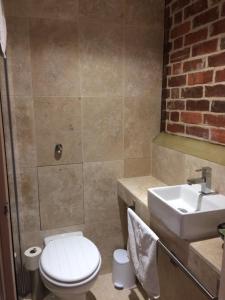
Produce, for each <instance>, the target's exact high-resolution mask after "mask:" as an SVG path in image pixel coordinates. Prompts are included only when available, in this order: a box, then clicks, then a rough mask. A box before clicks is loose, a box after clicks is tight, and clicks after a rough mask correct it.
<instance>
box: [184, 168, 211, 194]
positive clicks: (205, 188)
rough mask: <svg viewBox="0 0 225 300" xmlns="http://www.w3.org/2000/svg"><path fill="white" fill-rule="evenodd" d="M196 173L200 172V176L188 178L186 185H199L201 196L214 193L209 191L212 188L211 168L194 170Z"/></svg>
mask: <svg viewBox="0 0 225 300" xmlns="http://www.w3.org/2000/svg"><path fill="white" fill-rule="evenodd" d="M196 172H202V176H201V177H199V178H189V179H188V180H187V183H188V184H189V185H192V184H201V192H200V193H201V194H202V195H209V194H212V193H214V192H213V191H212V190H211V186H212V168H210V167H203V168H201V169H198V170H196Z"/></svg>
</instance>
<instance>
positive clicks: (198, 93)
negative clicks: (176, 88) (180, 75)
mask: <svg viewBox="0 0 225 300" xmlns="http://www.w3.org/2000/svg"><path fill="white" fill-rule="evenodd" d="M202 96H203V87H202V86H196V87H190V88H183V89H182V91H181V97H182V98H202Z"/></svg>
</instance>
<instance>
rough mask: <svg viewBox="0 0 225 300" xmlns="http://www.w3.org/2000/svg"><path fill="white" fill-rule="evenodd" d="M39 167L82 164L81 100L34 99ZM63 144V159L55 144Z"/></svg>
mask: <svg viewBox="0 0 225 300" xmlns="http://www.w3.org/2000/svg"><path fill="white" fill-rule="evenodd" d="M34 107H35V124H36V137H37V159H38V165H57V164H65V163H78V162H81V161H82V145H81V101H80V99H79V98H63V97H61V98H58V97H56V98H55V97H42V98H34ZM56 144H62V145H63V153H62V157H61V159H60V160H56V159H55V155H54V154H55V145H56Z"/></svg>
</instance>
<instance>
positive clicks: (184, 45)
mask: <svg viewBox="0 0 225 300" xmlns="http://www.w3.org/2000/svg"><path fill="white" fill-rule="evenodd" d="M161 129H162V130H165V131H166V132H170V133H174V134H179V135H188V136H192V137H194V138H200V139H205V140H210V141H212V142H216V143H221V144H225V1H222V0H167V1H166V13H165V43H164V78H163V93H162V128H161Z"/></svg>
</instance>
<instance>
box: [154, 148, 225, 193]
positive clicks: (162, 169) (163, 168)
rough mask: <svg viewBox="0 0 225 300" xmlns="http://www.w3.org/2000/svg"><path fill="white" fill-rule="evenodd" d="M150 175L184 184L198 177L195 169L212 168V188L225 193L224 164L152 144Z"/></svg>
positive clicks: (167, 181) (165, 180)
mask: <svg viewBox="0 0 225 300" xmlns="http://www.w3.org/2000/svg"><path fill="white" fill-rule="evenodd" d="M152 149H153V152H152V155H153V157H154V160H153V164H152V175H153V176H155V177H156V178H158V179H160V180H162V181H163V182H164V183H166V184H168V185H176V184H184V183H185V182H186V181H187V179H188V178H195V177H199V173H196V170H197V169H200V168H202V167H210V168H212V189H213V190H214V191H216V192H218V193H221V194H224V195H225V186H224V178H225V166H222V165H219V164H216V163H214V162H210V161H207V160H204V159H201V158H198V157H195V156H192V155H189V154H185V153H182V152H179V151H176V150H173V149H169V148H166V147H163V146H159V145H157V144H154V145H153V147H152Z"/></svg>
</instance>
